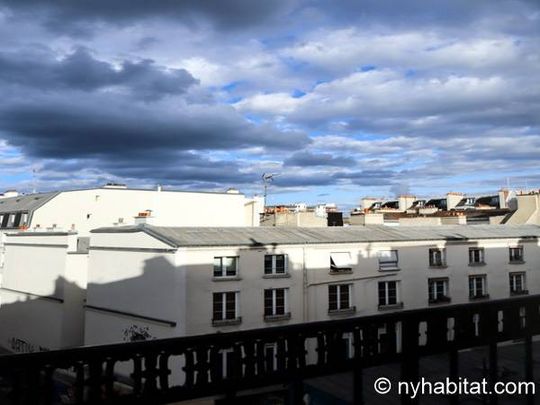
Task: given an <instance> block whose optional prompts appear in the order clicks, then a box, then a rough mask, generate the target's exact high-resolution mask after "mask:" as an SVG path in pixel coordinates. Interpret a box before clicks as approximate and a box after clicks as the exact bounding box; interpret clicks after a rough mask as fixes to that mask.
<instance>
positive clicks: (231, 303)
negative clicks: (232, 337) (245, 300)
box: [225, 292, 236, 319]
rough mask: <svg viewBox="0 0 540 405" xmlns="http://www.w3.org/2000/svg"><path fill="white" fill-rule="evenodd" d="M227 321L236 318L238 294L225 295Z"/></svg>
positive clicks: (229, 293)
mask: <svg viewBox="0 0 540 405" xmlns="http://www.w3.org/2000/svg"><path fill="white" fill-rule="evenodd" d="M225 294H226V295H225V300H226V301H225V319H235V318H236V293H234V292H228V293H225Z"/></svg>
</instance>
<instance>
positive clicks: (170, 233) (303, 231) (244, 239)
mask: <svg viewBox="0 0 540 405" xmlns="http://www.w3.org/2000/svg"><path fill="white" fill-rule="evenodd" d="M92 232H94V233H133V232H144V233H147V234H149V235H151V236H153V237H155V238H157V239H159V240H161V241H163V242H165V243H167V244H169V245H171V246H174V247H187V246H261V245H295V244H323V243H362V242H390V241H422V240H467V239H496V238H521V239H528V238H538V237H540V226H536V225H519V226H509V225H469V226H468V225H444V226H433V227H427V226H425V227H424V226H423V227H413V226H407V227H405V226H399V227H388V226H382V225H381V226H369V227H363V226H349V227H329V228H279V227H249V228H248V227H230V228H222V227H220V228H206V227H198V228H195V227H178V228H177V227H160V226H152V225H147V224H145V225H136V226H123V227H111V228H99V229H95V230H93V231H92Z"/></svg>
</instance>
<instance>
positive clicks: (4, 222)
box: [2, 214, 10, 228]
mask: <svg viewBox="0 0 540 405" xmlns="http://www.w3.org/2000/svg"><path fill="white" fill-rule="evenodd" d="M9 217H10V214H4V217H3V218H2V228H7V227H8V224H9Z"/></svg>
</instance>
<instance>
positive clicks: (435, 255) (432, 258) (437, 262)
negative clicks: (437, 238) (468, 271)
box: [429, 248, 446, 267]
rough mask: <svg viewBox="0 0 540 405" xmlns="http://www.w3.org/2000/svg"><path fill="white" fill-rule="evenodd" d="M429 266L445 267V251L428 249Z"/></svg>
mask: <svg viewBox="0 0 540 405" xmlns="http://www.w3.org/2000/svg"><path fill="white" fill-rule="evenodd" d="M429 266H430V267H444V266H446V251H445V249H435V248H434V249H429Z"/></svg>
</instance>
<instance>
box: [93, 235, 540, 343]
mask: <svg viewBox="0 0 540 405" xmlns="http://www.w3.org/2000/svg"><path fill="white" fill-rule="evenodd" d="M539 236H540V227H537V226H519V227H512V226H494V225H490V226H483V225H479V226H475V227H467V226H447V227H400V228H388V227H382V226H381V227H371V228H364V227H349V228H339V229H333V228H310V229H300V228H287V229H286V228H236V229H231V228H229V229H227V228H206V229H202V228H168V227H167V228H164V227H153V226H148V225H146V226H140V227H123V228H108V229H99V230H96V231H95V233H93V234H92V241H91V246H90V253H89V272H88V274H89V280H88V282H89V284H88V294H87V303H86V308H85V309H86V310H85V344H98V343H106V342H114V341H125V340H134V339H135V340H136V339H137V338H141V336H145V337H146V338H161V337H171V336H183V335H198V334H205V333H215V332H218V331H222V332H226V331H233V330H239V329H251V328H259V327H269V326H276V325H284V324H290V323H301V322H310V321H319V320H327V319H339V318H343V317H350V316H364V315H371V314H376V313H380V312H384V311H400V310H403V309H415V308H424V307H428V306H433V305H448V304H454V303H464V302H470V301H475V300H486V299H500V298H507V297H510V296H513V295H518V294H527V293H528V292H529V291H531V292H539V291H540V274H539V272H538V268H539V265H540V248H539V244H538V237H539Z"/></svg>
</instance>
